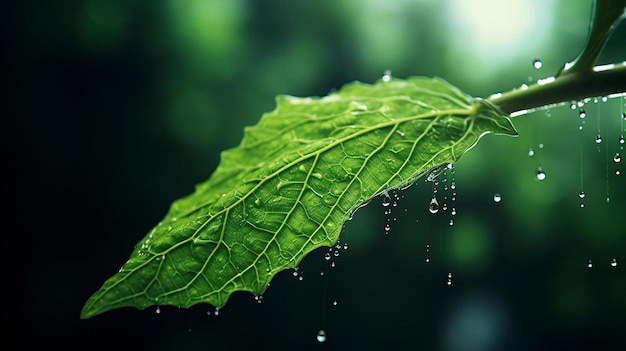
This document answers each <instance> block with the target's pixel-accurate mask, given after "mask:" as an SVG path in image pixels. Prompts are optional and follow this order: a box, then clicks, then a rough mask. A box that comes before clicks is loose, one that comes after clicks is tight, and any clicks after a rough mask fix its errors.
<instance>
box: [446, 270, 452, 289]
mask: <svg viewBox="0 0 626 351" xmlns="http://www.w3.org/2000/svg"><path fill="white" fill-rule="evenodd" d="M447 284H448V286H450V285H452V272H449V273H448V283H447Z"/></svg>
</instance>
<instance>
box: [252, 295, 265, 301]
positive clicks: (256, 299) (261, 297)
mask: <svg viewBox="0 0 626 351" xmlns="http://www.w3.org/2000/svg"><path fill="white" fill-rule="evenodd" d="M254 300H255V301H256V303H262V302H263V295H257V296H255V297H254Z"/></svg>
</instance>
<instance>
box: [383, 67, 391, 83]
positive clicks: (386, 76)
mask: <svg viewBox="0 0 626 351" xmlns="http://www.w3.org/2000/svg"><path fill="white" fill-rule="evenodd" d="M390 80H391V70H389V69H387V70H385V72H384V73H383V82H388V81H390Z"/></svg>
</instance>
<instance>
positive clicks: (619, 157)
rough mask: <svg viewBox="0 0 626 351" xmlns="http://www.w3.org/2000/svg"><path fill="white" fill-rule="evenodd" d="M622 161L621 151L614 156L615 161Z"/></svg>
mask: <svg viewBox="0 0 626 351" xmlns="http://www.w3.org/2000/svg"><path fill="white" fill-rule="evenodd" d="M620 161H622V156H620V154H619V152H616V153H615V156H613V162H615V163H618V162H620Z"/></svg>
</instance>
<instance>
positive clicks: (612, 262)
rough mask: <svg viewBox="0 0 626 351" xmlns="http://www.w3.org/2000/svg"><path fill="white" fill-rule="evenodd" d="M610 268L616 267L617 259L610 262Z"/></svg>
mask: <svg viewBox="0 0 626 351" xmlns="http://www.w3.org/2000/svg"><path fill="white" fill-rule="evenodd" d="M611 267H617V259H615V258H614V259H612V260H611Z"/></svg>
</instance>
